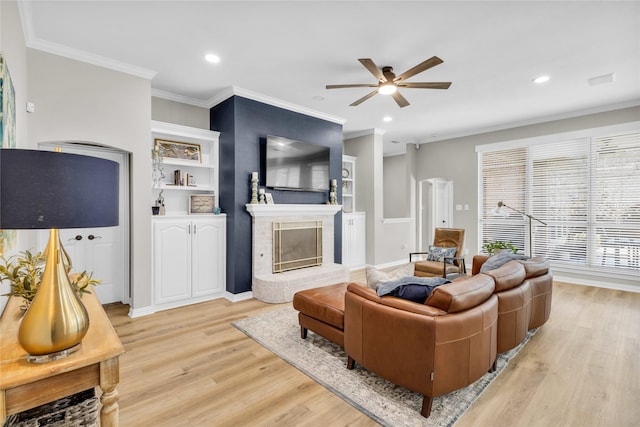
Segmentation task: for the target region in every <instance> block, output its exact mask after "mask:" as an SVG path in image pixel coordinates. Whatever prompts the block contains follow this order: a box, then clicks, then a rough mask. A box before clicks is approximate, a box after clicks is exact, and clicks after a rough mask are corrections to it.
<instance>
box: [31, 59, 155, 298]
mask: <svg viewBox="0 0 640 427" xmlns="http://www.w3.org/2000/svg"><path fill="white" fill-rule="evenodd" d="M27 54H28V88H29V99H30V100H31V101H32V102H34V103H35V105H36V112H35V113H32V114H30V115H29V119H28V126H29V137H28V144H27V145H28V146H29V147H30V148H36V147H37V145H38V143H40V142H45V141H92V142H95V143H98V144H101V145H105V146H108V147H114V148H117V149H120V150H124V151H126V152H129V153H131V170H130V174H131V188H130V190H131V256H132V259H131V297H132V298H131V307H132V309H135V310H140V309H143V308H144V307H147V306H150V305H151V301H152V300H151V210H150V207H151V205H152V200H151V189H150V176H151V161H150V150H151V135H150V132H151V84H150V81H149V80H146V79H143V78H140V77H135V76H132V75H128V74H124V73H120V72H117V71H112V70H109V69H106V68H101V67H98V66H95V65H90V64H86V63H83V62H78V61H75V60H72V59H68V58H64V57H61V56H57V55H52V54H49V53H45V52H41V51H38V50H33V49H28V52H27ZM34 239H35V238H34ZM34 241H35V240H34Z"/></svg>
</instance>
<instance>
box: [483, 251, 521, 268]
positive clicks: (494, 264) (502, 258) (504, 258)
mask: <svg viewBox="0 0 640 427" xmlns="http://www.w3.org/2000/svg"><path fill="white" fill-rule="evenodd" d="M513 259H517V260H526V259H529V257H528V256H526V255H518V254H514V253H513V252H511V251H502V252H499V253H497V254H495V255H492V256H490V257H489V258H488V259H487V260H486V261H485V262H484V264H482V267H480V273H484V272H485V271H489V270H495V269H496V268H498V267H502V266H503V265H504V264H506V263H508V262H509V261H511V260H513Z"/></svg>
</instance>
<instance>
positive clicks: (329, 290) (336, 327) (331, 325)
mask: <svg viewBox="0 0 640 427" xmlns="http://www.w3.org/2000/svg"><path fill="white" fill-rule="evenodd" d="M347 285H348V283H346V282H345V283H338V284H336V285H329V286H322V287H320V288H313V289H306V290H304V291H299V292H296V293H295V295H293V308H295V309H296V310H298V311H299V313H298V322H299V323H300V336H301V337H302V339H305V338H307V330H308V329H310V330H312V331H313V332H315V333H316V334H318V335H322V336H323V337H325V338H326V339H328V340H329V341H333V342H334V343H336V344H338V345H339V346H340V347H343V348H344V294H345V293H346V292H347Z"/></svg>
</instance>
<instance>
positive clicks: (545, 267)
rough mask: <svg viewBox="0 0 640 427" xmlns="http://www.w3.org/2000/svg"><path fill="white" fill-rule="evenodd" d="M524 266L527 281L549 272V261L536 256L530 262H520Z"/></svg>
mask: <svg viewBox="0 0 640 427" xmlns="http://www.w3.org/2000/svg"><path fill="white" fill-rule="evenodd" d="M519 262H520V264H522V265H523V266H524V270H525V274H526V278H527V279H531V278H533V277H538V276H542V275H543V274H547V272H548V271H549V261H548V260H547V259H546V258H543V257H539V256H534V257H533V258H531V259H528V260H521V261H519Z"/></svg>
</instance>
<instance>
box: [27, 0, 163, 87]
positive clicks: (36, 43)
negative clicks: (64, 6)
mask: <svg viewBox="0 0 640 427" xmlns="http://www.w3.org/2000/svg"><path fill="white" fill-rule="evenodd" d="M18 12H19V14H20V21H21V23H22V31H23V33H24V40H25V44H26V45H27V47H28V48H31V49H36V50H41V51H43V52H47V53H52V54H54V55H58V56H63V57H65V58H69V59H75V60H76V61H80V62H85V63H88V64H92V65H97V66H99V67H103V68H108V69H110V70H114V71H119V72H121V73H125V74H130V75H133V76H136V77H141V78H143V79H147V80H151V79H153V78H154V77H155V75H156V74H157V73H156V72H155V71H153V70H148V69H146V68H142V67H138V66H135V65H131V64H127V63H125V62H120V61H116V60H113V59H111V58H107V57H104V56H100V55H96V54H93V53H89V52H85V51H83V50H80V49H74V48H71V47H68V46H64V45H61V44H58V43H53V42H49V41H46V40H42V39H40V38H38V37H36V35H35V31H34V29H33V18H32V16H33V15H32V12H31V2H29V1H19V2H18Z"/></svg>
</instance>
